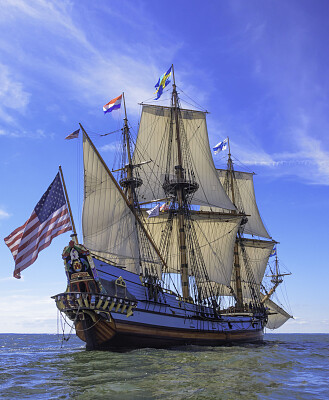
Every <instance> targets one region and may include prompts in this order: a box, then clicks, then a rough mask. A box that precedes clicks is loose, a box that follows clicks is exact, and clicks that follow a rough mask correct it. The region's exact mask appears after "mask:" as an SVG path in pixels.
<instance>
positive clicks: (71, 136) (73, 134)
mask: <svg viewBox="0 0 329 400" xmlns="http://www.w3.org/2000/svg"><path fill="white" fill-rule="evenodd" d="M79 132H80V128H79V129H77V130H76V131H74V132H73V133H71V134H70V135H68V136H66V138H65V139H67V140H70V139H76V138H78V137H79Z"/></svg>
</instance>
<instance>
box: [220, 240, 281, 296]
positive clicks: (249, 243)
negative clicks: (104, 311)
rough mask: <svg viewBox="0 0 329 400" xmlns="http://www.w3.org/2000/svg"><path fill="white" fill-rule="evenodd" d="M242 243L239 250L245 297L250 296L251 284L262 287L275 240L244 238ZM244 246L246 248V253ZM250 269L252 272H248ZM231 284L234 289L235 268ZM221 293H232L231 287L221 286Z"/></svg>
mask: <svg viewBox="0 0 329 400" xmlns="http://www.w3.org/2000/svg"><path fill="white" fill-rule="evenodd" d="M241 243H242V246H241V245H240V244H238V249H239V250H238V251H239V264H240V276H241V286H242V293H243V297H244V298H250V296H251V294H250V284H256V285H257V286H258V287H260V284H261V282H262V280H263V277H264V274H265V270H266V266H267V263H268V259H269V256H270V254H271V252H272V249H273V246H274V245H275V242H274V241H265V240H254V239H246V238H244V239H242V242H241ZM242 247H243V248H244V249H245V254H244V252H243V250H242ZM248 271H250V272H249V273H248ZM250 273H251V274H250ZM230 285H231V287H232V288H233V289H235V288H236V284H235V270H234V268H233V269H232V276H231V283H230ZM220 293H221V295H224V296H230V295H232V293H231V292H230V289H229V288H227V287H225V286H223V287H221V289H220Z"/></svg>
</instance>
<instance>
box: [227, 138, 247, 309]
mask: <svg viewBox="0 0 329 400" xmlns="http://www.w3.org/2000/svg"><path fill="white" fill-rule="evenodd" d="M227 143H228V160H227V166H228V170H229V174H230V177H229V178H230V186H231V192H232V203H233V204H234V206H236V204H235V193H234V179H233V162H232V158H231V147H230V139H229V138H227ZM232 213H233V214H236V213H237V211H236V210H233V211H232ZM239 239H240V234H239V233H238V237H237V239H236V241H235V245H234V271H235V285H236V296H237V297H236V302H237V304H236V307H237V308H238V309H242V308H243V296H242V285H241V266H240V260H239V245H238V240H239Z"/></svg>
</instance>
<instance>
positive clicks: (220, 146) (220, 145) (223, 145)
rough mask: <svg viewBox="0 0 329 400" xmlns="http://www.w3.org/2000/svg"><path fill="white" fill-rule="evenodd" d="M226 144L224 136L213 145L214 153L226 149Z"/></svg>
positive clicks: (226, 140)
mask: <svg viewBox="0 0 329 400" xmlns="http://www.w3.org/2000/svg"><path fill="white" fill-rule="evenodd" d="M227 145H228V139H227V138H226V139H225V140H223V141H222V142H219V143H218V144H216V146H215V147H213V150H214V153H215V154H218V153H219V152H221V151H222V150H226V149H227Z"/></svg>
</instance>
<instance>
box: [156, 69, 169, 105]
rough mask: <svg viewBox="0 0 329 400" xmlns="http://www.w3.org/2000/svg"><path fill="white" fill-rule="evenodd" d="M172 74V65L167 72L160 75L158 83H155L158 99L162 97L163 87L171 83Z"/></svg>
mask: <svg viewBox="0 0 329 400" xmlns="http://www.w3.org/2000/svg"><path fill="white" fill-rule="evenodd" d="M170 75H171V67H170V68H169V69H168V71H167V72H166V73H165V74H163V75H161V76H160V78H159V80H158V83H157V84H156V85H155V89H156V91H155V93H156V95H157V97H156V98H155V100H158V99H159V98H160V97H161V95H162V93H163V89H164V88H165V87H166V86H168V85H169V83H170V79H169V78H170Z"/></svg>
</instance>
